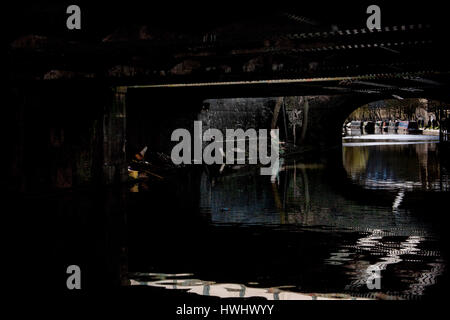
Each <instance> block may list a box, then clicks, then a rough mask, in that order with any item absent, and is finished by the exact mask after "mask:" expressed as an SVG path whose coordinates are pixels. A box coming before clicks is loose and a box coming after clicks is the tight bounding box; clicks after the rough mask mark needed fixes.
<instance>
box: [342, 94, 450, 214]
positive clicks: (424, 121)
mask: <svg viewBox="0 0 450 320" xmlns="http://www.w3.org/2000/svg"><path fill="white" fill-rule="evenodd" d="M449 116H450V110H449V105H448V104H446V103H445V102H441V101H438V100H432V99H425V98H401V97H397V98H395V99H385V100H378V101H372V102H368V103H366V104H364V105H362V106H360V107H359V108H357V109H355V110H353V111H352V112H351V113H350V114H349V116H348V117H347V119H346V120H345V121H344V123H343V127H342V135H343V137H342V146H343V148H342V155H343V158H342V159H343V166H344V168H345V170H346V172H347V175H348V177H349V178H350V179H351V180H352V181H353V182H354V183H357V184H359V185H361V186H363V187H364V188H368V189H384V190H392V191H394V192H399V193H401V194H402V195H404V193H405V192H406V190H409V191H418V190H421V191H423V190H438V191H448V178H447V175H446V172H448V164H447V163H446V162H445V161H442V158H443V157H442V155H443V154H445V153H446V150H447V140H448V136H449V134H448V132H449V118H450V117H449ZM444 158H445V157H444ZM403 198H404V196H402V199H403ZM400 204H401V202H400V200H399V199H397V202H396V203H393V207H395V208H397V207H399V206H400Z"/></svg>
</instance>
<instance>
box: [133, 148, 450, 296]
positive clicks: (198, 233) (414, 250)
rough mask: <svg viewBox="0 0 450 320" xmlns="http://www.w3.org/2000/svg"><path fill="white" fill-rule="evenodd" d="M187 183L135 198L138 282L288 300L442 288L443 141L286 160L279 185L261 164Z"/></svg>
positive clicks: (187, 179) (165, 186) (433, 291)
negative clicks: (337, 157) (325, 160)
mask: <svg viewBox="0 0 450 320" xmlns="http://www.w3.org/2000/svg"><path fill="white" fill-rule="evenodd" d="M337 162H339V161H336V163H337ZM181 180H182V181H181V182H180V180H179V179H178V180H176V182H174V183H173V184H171V183H170V182H165V183H162V184H161V185H158V186H153V187H149V188H148V190H147V191H146V192H140V193H133V194H130V198H131V199H130V200H131V203H132V208H133V206H135V208H139V210H138V209H136V210H133V209H132V210H130V211H131V213H130V214H129V220H130V223H129V225H130V230H129V233H130V234H131V235H132V236H131V243H130V248H129V269H130V271H131V273H130V274H129V277H130V279H131V284H132V285H146V286H156V287H164V288H168V289H169V288H171V289H179V290H184V291H187V292H189V293H195V294H199V295H214V296H219V297H253V296H257V297H265V298H267V299H280V300H282V299H299V300H300V299H319V298H333V297H334V298H340V299H344V298H352V297H353V298H355V297H361V298H406V299H410V298H417V297H422V296H424V297H426V296H428V295H432V294H436V292H439V291H438V289H439V290H440V287H439V285H440V280H439V279H440V278H441V277H442V275H443V274H444V273H445V266H446V264H445V260H444V258H443V254H442V252H441V248H442V241H441V240H440V235H439V232H438V230H437V229H436V228H435V227H434V226H436V225H439V215H438V214H434V215H433V214H430V210H431V211H433V210H436V208H438V207H439V205H441V204H446V202H447V201H446V198H447V197H448V196H449V193H448V191H449V182H448V175H447V171H446V168H443V167H442V166H441V164H440V160H439V148H438V144H436V143H415V144H399V145H389V144H383V143H382V144H377V145H364V144H362V145H358V146H354V145H347V146H344V147H343V155H342V163H337V164H336V165H334V166H332V167H331V166H324V165H323V164H321V163H303V162H301V161H299V160H289V161H285V162H284V165H283V167H282V168H281V171H280V173H279V175H278V178H277V180H276V181H274V182H273V181H271V180H270V177H268V176H261V175H259V170H257V169H256V168H251V167H250V168H243V169H241V170H236V171H235V172H231V173H229V174H227V175H223V176H216V177H211V176H209V175H208V174H207V173H206V172H202V173H200V174H198V175H193V176H188V177H185V178H183V179H181ZM168 195H170V196H168ZM154 207H157V208H161V209H160V212H157V213H155V211H154V210H153V211H151V210H146V209H145V208H154ZM143 208H144V209H143ZM373 270H378V271H377V272H378V273H377V274H376V277H379V280H380V289H376V290H370V289H369V288H368V286H367V283H368V282H370V281H372V280H373V277H374V271H373ZM180 274H181V275H180ZM199 279H201V280H199Z"/></svg>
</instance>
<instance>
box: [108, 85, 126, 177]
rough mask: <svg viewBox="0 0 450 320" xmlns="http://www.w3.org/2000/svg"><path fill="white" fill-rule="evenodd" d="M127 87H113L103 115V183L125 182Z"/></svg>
mask: <svg viewBox="0 0 450 320" xmlns="http://www.w3.org/2000/svg"><path fill="white" fill-rule="evenodd" d="M126 94H127V87H115V88H113V90H112V93H111V95H112V99H111V100H110V101H109V103H107V104H106V106H105V108H104V115H103V183H105V184H112V183H116V182H119V183H120V182H125V181H126V179H127V171H128V170H127V162H126V152H125V139H126Z"/></svg>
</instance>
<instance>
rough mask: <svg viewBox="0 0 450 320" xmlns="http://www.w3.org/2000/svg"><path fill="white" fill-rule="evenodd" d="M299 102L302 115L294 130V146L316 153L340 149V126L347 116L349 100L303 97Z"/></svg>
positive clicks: (335, 97) (346, 98)
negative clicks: (316, 151)
mask: <svg viewBox="0 0 450 320" xmlns="http://www.w3.org/2000/svg"><path fill="white" fill-rule="evenodd" d="M301 100H302V101H301V106H302V110H301V112H302V113H303V115H302V121H301V126H300V127H299V128H298V129H297V130H296V136H297V140H296V144H297V145H299V146H300V147H304V148H305V149H314V150H318V151H330V150H333V149H338V148H340V146H341V141H342V124H343V122H344V120H345V118H346V117H347V115H348V110H347V109H348V108H349V105H350V103H351V101H350V99H349V98H348V97H346V96H305V97H301Z"/></svg>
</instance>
